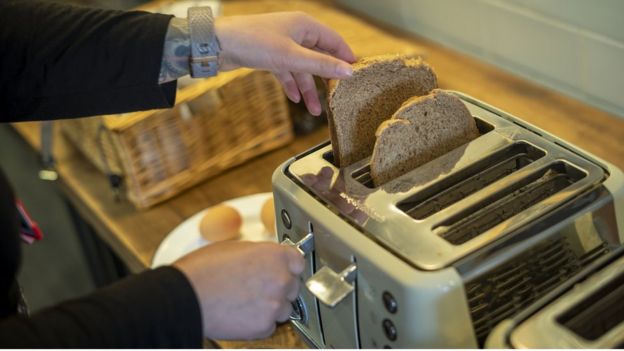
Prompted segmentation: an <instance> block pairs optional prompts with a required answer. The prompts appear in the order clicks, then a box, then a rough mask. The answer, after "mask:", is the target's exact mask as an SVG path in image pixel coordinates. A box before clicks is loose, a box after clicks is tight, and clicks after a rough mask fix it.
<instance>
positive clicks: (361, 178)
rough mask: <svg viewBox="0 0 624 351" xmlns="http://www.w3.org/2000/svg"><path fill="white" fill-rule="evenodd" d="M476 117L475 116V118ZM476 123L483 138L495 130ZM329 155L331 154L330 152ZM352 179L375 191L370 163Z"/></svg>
mask: <svg viewBox="0 0 624 351" xmlns="http://www.w3.org/2000/svg"><path fill="white" fill-rule="evenodd" d="M473 117H474V116H473ZM474 119H475V122H476V124H477V129H478V130H479V136H482V135H484V134H486V133H489V132H491V131H492V130H494V126H493V125H491V124H490V123H488V122H486V121H484V120H482V119H480V118H478V117H474ZM328 153H329V152H328ZM328 153H326V154H324V155H323V158H324V159H325V160H326V161H328V162H330V163H332V164H333V160H334V158H333V154H332V155H331V161H330V159H329V157H325V155H327V154H328ZM351 177H352V178H353V179H355V180H356V181H358V182H360V183H361V184H362V185H364V186H366V187H367V188H369V189H374V188H375V184H373V179H372V177H371V175H370V163H369V164H367V165H366V166H364V167H362V168H360V169H358V170H356V171H354V172H353V173H352V174H351Z"/></svg>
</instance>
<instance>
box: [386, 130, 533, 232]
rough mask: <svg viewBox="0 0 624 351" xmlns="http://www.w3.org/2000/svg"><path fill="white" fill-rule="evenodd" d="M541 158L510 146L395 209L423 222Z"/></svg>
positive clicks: (525, 148) (517, 145)
mask: <svg viewBox="0 0 624 351" xmlns="http://www.w3.org/2000/svg"><path fill="white" fill-rule="evenodd" d="M544 155H545V153H544V152H543V151H542V150H540V149H538V148H536V147H534V146H532V145H530V144H527V143H524V142H519V143H515V144H512V145H510V146H508V147H506V148H504V149H502V150H499V151H497V152H495V153H493V154H491V155H489V156H487V157H485V158H484V159H483V160H481V161H480V162H478V163H476V164H474V165H471V166H470V167H467V168H465V169H464V170H462V171H460V172H457V173H455V174H453V175H451V176H449V177H447V178H444V179H443V180H442V181H440V182H438V183H436V184H434V185H432V186H430V187H428V188H426V189H424V190H423V191H420V192H418V193H417V194H415V195H414V196H412V197H410V198H408V199H406V200H404V201H402V202H400V203H399V204H398V205H397V207H398V208H399V209H400V210H402V211H403V212H405V213H407V214H408V215H409V216H411V217H412V218H414V219H418V220H422V219H425V218H427V217H429V216H431V215H433V214H435V213H437V212H439V211H441V210H443V209H445V208H447V207H449V206H451V205H452V204H454V203H456V202H457V201H459V200H461V199H463V198H464V197H466V196H468V195H470V194H473V193H475V192H477V191H478V190H480V189H482V188H484V187H486V186H488V185H490V184H492V183H494V182H496V181H497V180H499V179H501V178H503V177H505V176H507V175H509V174H511V173H513V172H516V171H517V170H519V169H521V168H524V167H525V166H526V165H528V164H531V163H533V162H535V161H536V160H538V159H540V158H542V157H543V156H544Z"/></svg>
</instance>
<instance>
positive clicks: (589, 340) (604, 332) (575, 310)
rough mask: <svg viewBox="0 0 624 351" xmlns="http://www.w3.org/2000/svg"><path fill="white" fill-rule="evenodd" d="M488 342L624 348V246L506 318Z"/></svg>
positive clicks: (492, 344)
mask: <svg viewBox="0 0 624 351" xmlns="http://www.w3.org/2000/svg"><path fill="white" fill-rule="evenodd" d="M486 345H487V347H493V348H499V349H500V348H540V349H547V348H548V349H551V348H558V349H569V348H584V349H604V348H616V349H621V348H624V250H617V251H616V252H613V253H612V254H610V255H606V257H604V258H602V259H599V260H597V262H596V263H594V264H592V265H591V266H590V267H588V268H586V269H585V270H584V271H583V272H582V273H579V274H577V275H576V276H575V277H574V278H573V279H570V280H569V281H567V282H566V283H565V284H562V285H561V286H560V287H558V288H557V289H555V290H553V291H552V292H551V293H549V294H548V295H547V296H546V297H545V298H543V299H541V300H540V301H539V302H537V303H535V304H533V305H531V307H529V308H527V309H526V310H524V311H522V312H521V313H519V314H518V315H516V316H515V317H514V318H513V319H507V320H505V321H503V322H501V323H500V324H499V325H498V326H497V327H496V328H494V330H493V331H492V333H491V334H490V336H489V337H488V339H487V342H486Z"/></svg>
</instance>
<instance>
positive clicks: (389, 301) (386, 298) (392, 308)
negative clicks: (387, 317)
mask: <svg viewBox="0 0 624 351" xmlns="http://www.w3.org/2000/svg"><path fill="white" fill-rule="evenodd" d="M381 298H382V300H383V303H384V306H385V307H386V310H388V312H390V313H392V314H394V313H396V311H397V309H398V305H397V302H396V300H395V299H394V296H392V294H391V293H389V292H387V291H384V293H383V295H382V296H381Z"/></svg>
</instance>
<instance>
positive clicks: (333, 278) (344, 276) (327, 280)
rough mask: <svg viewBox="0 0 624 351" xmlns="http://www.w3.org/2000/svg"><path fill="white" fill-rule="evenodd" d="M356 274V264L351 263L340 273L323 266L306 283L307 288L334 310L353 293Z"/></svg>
mask: <svg viewBox="0 0 624 351" xmlns="http://www.w3.org/2000/svg"><path fill="white" fill-rule="evenodd" d="M356 273H357V266H356V264H355V263H351V264H350V265H349V266H348V267H347V268H345V269H344V270H343V271H342V272H340V273H336V272H334V271H333V270H332V269H331V268H329V267H327V266H323V268H321V269H319V270H318V272H316V273H315V274H314V275H313V276H312V277H310V279H308V280H307V281H306V287H307V288H308V290H310V292H311V293H312V294H313V295H314V296H315V297H316V298H317V299H319V300H320V301H321V302H322V303H324V304H325V305H327V306H328V307H330V308H333V307H334V306H336V305H337V304H338V303H339V302H340V301H342V300H343V299H344V298H345V297H347V295H349V294H350V293H351V292H352V291H353V282H354V281H355V277H356Z"/></svg>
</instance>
